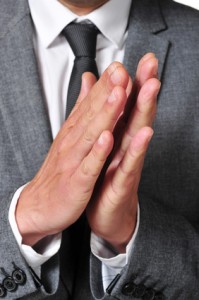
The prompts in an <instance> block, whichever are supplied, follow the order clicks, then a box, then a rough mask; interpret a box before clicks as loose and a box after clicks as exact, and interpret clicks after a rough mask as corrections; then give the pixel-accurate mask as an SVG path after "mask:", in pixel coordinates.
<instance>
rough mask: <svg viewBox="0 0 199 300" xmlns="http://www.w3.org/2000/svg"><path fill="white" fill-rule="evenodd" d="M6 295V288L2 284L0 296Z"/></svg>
mask: <svg viewBox="0 0 199 300" xmlns="http://www.w3.org/2000/svg"><path fill="white" fill-rule="evenodd" d="M5 295H6V290H5V288H4V287H3V285H2V284H0V298H4V297H5Z"/></svg>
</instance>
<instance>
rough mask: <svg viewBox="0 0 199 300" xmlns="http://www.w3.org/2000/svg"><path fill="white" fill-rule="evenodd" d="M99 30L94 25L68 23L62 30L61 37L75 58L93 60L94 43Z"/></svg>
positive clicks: (94, 52)
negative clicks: (64, 39) (64, 38)
mask: <svg viewBox="0 0 199 300" xmlns="http://www.w3.org/2000/svg"><path fill="white" fill-rule="evenodd" d="M98 33H99V30H98V29H97V27H96V26H95V25H94V24H85V23H70V24H69V25H67V26H66V27H65V28H64V29H63V35H64V36H65V37H66V39H67V41H68V43H69V44H70V46H71V48H72V50H73V53H74V55H75V56H76V57H82V56H84V57H90V58H93V59H95V55H96V41H97V34H98Z"/></svg>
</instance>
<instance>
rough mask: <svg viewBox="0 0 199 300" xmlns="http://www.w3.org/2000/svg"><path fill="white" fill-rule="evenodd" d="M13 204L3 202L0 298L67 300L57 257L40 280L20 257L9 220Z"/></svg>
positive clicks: (55, 256)
mask: <svg viewBox="0 0 199 300" xmlns="http://www.w3.org/2000/svg"><path fill="white" fill-rule="evenodd" d="M12 196H13V195H10V201H11V199H12ZM10 201H8V199H1V211H0V214H1V215H0V220H1V227H0V242H1V247H0V268H1V269H0V298H4V299H29V300H33V299H48V297H50V296H53V299H63V298H62V297H64V299H67V300H68V299H69V293H68V292H67V291H66V289H65V288H64V286H63V285H62V284H61V281H60V271H59V267H60V266H59V257H58V254H57V255H54V256H53V257H52V258H51V259H50V260H48V261H47V262H46V263H44V264H43V265H42V267H40V274H41V276H40V278H39V277H37V275H36V274H35V273H34V271H33V269H31V268H30V267H29V265H28V264H27V263H26V261H25V260H24V258H23V256H22V255H21V252H20V249H19V247H18V244H17V242H16V239H15V237H14V235H13V232H12V229H11V227H10V224H9V220H8V211H9V207H10Z"/></svg>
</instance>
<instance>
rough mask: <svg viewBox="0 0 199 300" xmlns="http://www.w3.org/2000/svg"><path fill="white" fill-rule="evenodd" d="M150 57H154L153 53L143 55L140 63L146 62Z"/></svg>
mask: <svg viewBox="0 0 199 300" xmlns="http://www.w3.org/2000/svg"><path fill="white" fill-rule="evenodd" d="M152 57H155V54H154V53H147V54H145V55H144V57H143V58H142V61H143V62H144V61H146V60H148V59H149V58H152Z"/></svg>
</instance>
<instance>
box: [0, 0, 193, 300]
mask: <svg viewBox="0 0 199 300" xmlns="http://www.w3.org/2000/svg"><path fill="white" fill-rule="evenodd" d="M2 2H3V1H2ZM33 2H34V3H35V2H36V1H29V2H28V3H27V2H26V1H24V0H21V1H19V2H15V1H13V0H9V1H7V2H3V3H1V14H2V15H1V18H0V19H1V26H0V28H1V33H0V36H1V56H0V57H1V71H0V72H1V100H0V101H1V102H0V109H1V110H0V111H1V119H0V122H1V123H0V124H1V135H0V142H1V143H0V145H1V146H0V151H1V152H0V153H1V154H0V155H1V156H0V157H1V189H0V191H1V205H2V209H1V245H2V246H1V264H0V266H1V273H2V274H1V282H2V283H1V285H0V296H1V297H2V298H3V297H4V298H6V297H7V299H18V298H23V299H95V298H96V299H102V298H103V299H122V300H123V299H140V298H141V299H198V297H199V289H198V257H199V254H198V246H199V238H198V233H197V229H198V215H199V205H198V195H199V191H198V185H197V178H198V171H199V170H198V166H197V158H198V142H199V140H198V110H197V107H198V103H197V100H198V94H199V93H198V92H199V91H198V89H199V87H198V52H199V51H198V47H197V46H198V42H199V37H198V34H197V32H198V27H199V18H198V13H197V12H196V11H194V10H192V9H189V8H186V7H183V6H181V5H178V4H175V3H173V2H172V1H169V0H164V1H161V2H160V1H156V0H139V1H138V0H134V1H132V3H131V1H127V2H126V3H125V5H124V4H122V6H123V7H122V8H124V11H126V12H127V13H128V15H127V16H128V18H127V16H126V26H124V25H123V26H124V31H123V32H120V34H121V33H122V34H121V37H123V39H122V38H121V44H120V40H119V41H118V44H117V39H116V40H115V39H114V37H112V36H111V39H110V41H106V40H104V41H103V40H101V48H100V47H99V48H100V49H101V52H100V49H99V53H98V55H99V56H100V55H101V57H105V56H104V54H105V53H115V56H111V55H110V57H109V60H111V59H112V57H114V58H119V60H120V61H121V62H123V63H124V65H125V67H126V69H127V71H128V73H127V71H126V70H125V69H124V68H123V66H122V65H121V64H119V63H114V64H112V65H111V66H110V67H109V68H108V69H107V70H106V71H105V72H104V73H103V72H102V71H103V69H104V67H102V70H101V72H100V74H101V73H103V75H102V76H101V77H100V79H99V81H98V82H97V83H95V81H96V80H95V78H94V77H93V76H92V75H91V74H86V75H85V76H84V77H83V82H82V89H81V93H80V96H79V98H78V102H77V105H76V106H75V108H74V111H73V112H72V114H71V116H70V117H69V118H68V120H66V122H65V123H64V125H63V126H62V128H61V130H60V131H59V133H58V135H57V131H58V130H57V127H58V126H57V125H56V126H54V125H53V124H55V120H54V121H53V117H55V116H54V115H56V113H55V110H54V109H52V106H49V103H48V99H49V94H48V90H49V89H50V87H51V84H52V85H53V84H54V80H56V79H55V78H54V77H51V79H52V78H53V80H52V81H48V80H47V79H46V78H47V77H48V75H47V77H46V76H45V72H46V70H47V69H48V68H47V67H46V66H48V67H49V61H50V58H49V57H50V56H51V55H53V53H54V54H55V52H56V50H55V49H56V47H55V46H57V47H58V48H60V49H61V47H62V45H61V40H54V41H53V40H52V39H51V37H50V38H49V39H48V36H47V34H46V31H45V30H46V28H47V29H48V28H49V27H48V26H50V25H51V23H50V22H49V23H48V26H46V28H44V30H43V32H44V34H43V35H42V33H41V32H40V31H38V28H39V27H37V26H38V24H40V23H39V22H40V21H41V20H42V18H40V19H39V20H38V19H37V16H39V12H40V11H42V5H43V4H42V3H44V2H45V1H40V2H38V4H33ZM105 2H106V3H105ZM55 3H56V4H55ZM57 4H58V3H57V1H52V3H51V4H50V3H49V6H51V9H54V8H55V7H54V5H55V6H56V9H58V10H59V9H61V10H60V16H61V14H62V9H63V7H61V6H63V5H64V6H66V8H67V9H69V10H70V11H72V13H73V14H74V15H75V18H76V17H77V15H82V14H83V15H85V14H86V15H87V14H88V16H89V17H90V15H91V19H89V20H91V21H94V20H92V13H93V14H94V16H95V17H96V15H95V13H99V12H103V13H105V12H106V13H107V11H108V13H109V16H110V9H111V11H112V12H113V10H112V8H113V5H115V7H114V8H116V12H117V15H118V14H119V13H120V12H121V11H122V10H121V3H120V1H117V3H116V0H115V2H114V0H112V1H86V3H85V1H62V4H63V5H62V4H60V3H59V5H60V6H59V8H57ZM37 6H38V7H39V10H37ZM40 8H41V10H40ZM46 9H47V8H46ZM46 11H47V10H46ZM121 15H122V13H121ZM124 16H125V14H124V15H123V17H124ZM42 17H43V15H42ZM70 17H71V15H70ZM73 17H74V16H73ZM60 18H61V17H60ZM80 19H81V17H80ZM94 19H96V18H94ZM121 19H122V17H121ZM127 19H128V22H127ZM107 20H108V17H107ZM50 21H51V22H52V23H53V19H50ZM71 21H73V20H71ZM79 21H81V20H79ZM122 21H123V19H122ZM57 22H58V21H57ZM60 23H61V22H60ZM118 23H119V20H118ZM95 25H96V26H97V24H95ZM108 25H109V24H108ZM119 25H121V24H120V23H119ZM99 26H100V25H99ZM53 28H54V27H52V28H50V29H52V31H51V32H53ZM119 28H120V27H119ZM119 28H118V30H119ZM62 29H63V28H62ZM99 29H101V33H100V36H99V39H100V38H101V39H103V38H107V36H106V34H104V35H103V26H102V28H99ZM105 33H106V32H105ZM42 36H43V37H44V39H43V40H42ZM118 36H119V34H118ZM45 37H46V39H45ZM108 37H109V36H108ZM42 42H43V46H44V47H43V48H42ZM53 42H54V43H55V44H53ZM65 42H66V41H65ZM111 42H113V44H111ZM45 43H46V44H45ZM66 43H67V42H66ZM114 43H115V44H116V46H117V47H116V48H117V49H118V50H117V51H116V50H114ZM45 45H46V48H45ZM65 45H66V44H65ZM102 46H103V47H102ZM47 48H48V49H47ZM51 48H52V50H53V51H55V52H53V53H52V51H51V53H50V52H49V51H48V52H47V50H49V49H51ZM5 49H6V52H5ZM46 49H47V50H46ZM106 50H108V52H104V53H103V51H106ZM124 50H125V51H124ZM68 51H69V50H68ZM146 52H153V53H155V54H156V57H157V58H158V60H159V76H160V77H161V80H162V89H161V94H160V96H159V99H158V112H157V117H156V120H155V124H154V129H155V136H154V138H153V140H152V143H151V144H150V147H149V151H148V154H147V157H146V161H145V164H144V168H143V171H142V178H141V182H140V185H139V193H138V195H137V188H138V184H139V179H140V175H141V169H142V165H143V159H144V154H145V152H146V149H147V146H148V143H149V140H150V138H151V136H152V130H151V129H150V126H151V122H152V120H153V116H154V111H155V106H156V105H155V98H156V95H157V92H158V90H159V83H158V80H157V79H156V77H157V60H156V58H155V57H154V55H152V54H148V55H146V56H144V58H143V59H142V60H141V61H140V63H139V65H138V68H137V72H136V66H137V64H138V61H139V60H140V58H141V57H142V56H143V55H144V54H145V53H146ZM35 53H36V57H35ZM120 54H121V56H120ZM55 57H56V59H57V60H56V66H58V65H59V61H58V56H55ZM97 59H98V58H97ZM43 60H45V61H46V64H44V65H43V64H42V61H43ZM51 61H52V60H51ZM108 64H109V61H107V65H108ZM61 65H62V63H61ZM38 67H39V68H38ZM54 67H55V64H54V65H53V68H52V69H53V71H54V72H55V73H56V69H55V68H54ZM67 67H70V64H69V65H67ZM38 69H39V72H38ZM52 69H48V70H49V72H46V74H51V76H53V75H52V74H53V71H52ZM99 71H100V68H99ZM114 74H115V76H114ZM129 75H130V77H129ZM49 76H50V75H49ZM135 77H136V80H135V83H134V85H133V87H132V83H131V79H130V78H135ZM39 82H40V83H39ZM64 82H65V81H64ZM49 83H51V84H49ZM41 85H42V87H41ZM135 89H136V91H135ZM112 92H113V93H112ZM50 93H53V89H50ZM63 94H64V93H63ZM130 94H132V95H130ZM137 94H138V95H137ZM126 95H128V96H129V99H130V100H136V103H135V105H134V106H133V112H132V114H128V120H129V121H128V123H127V125H126V111H127V113H128V111H129V110H127V109H126V110H125V113H124V117H123V118H122V120H121V122H119V124H118V126H119V125H122V126H123V127H124V125H125V126H127V127H125V130H124V129H121V127H120V128H119V132H117V134H115V135H114V137H115V144H116V145H115V146H116V149H117V151H115V149H114V151H115V152H114V155H113V154H112V155H111V160H109V166H108V169H106V172H105V173H104V170H103V182H102V181H101V180H100V181H99V182H98V184H97V187H96V190H95V191H94V193H93V188H94V186H95V182H96V180H97V178H98V176H99V174H100V173H101V170H102V168H103V165H104V162H105V161H106V159H107V157H108V155H109V153H110V152H111V149H112V147H113V135H112V131H113V128H114V126H115V122H116V120H118V117H119V116H120V114H121V112H122V111H123V110H124V106H125V105H126V101H127V97H126ZM135 95H137V97H136V99H135ZM129 99H128V100H129ZM51 100H52V101H53V99H51ZM45 101H46V103H45ZM46 105H47V107H48V113H47V111H46ZM93 105H94V106H93ZM55 106H56V107H57V106H58V104H57V103H56V105H55ZM131 106H132V105H131ZM127 107H128V108H129V106H127ZM57 115H59V114H57ZM60 119H61V118H60ZM49 120H50V122H49ZM101 120H103V122H101ZM49 123H50V124H49ZM102 123H103V124H102ZM56 124H57V123H56ZM50 125H51V128H50ZM118 126H116V127H118ZM148 126H149V127H148ZM123 127H122V128H123ZM116 129H117V128H116ZM126 131H128V133H129V134H126V133H125V132H126ZM120 133H122V134H120ZM52 135H53V137H55V136H56V135H57V136H56V138H55V141H54V142H53V143H52ZM118 141H119V143H118ZM51 143H52V146H51V148H50V145H51ZM117 143H118V144H119V145H117ZM49 148H50V150H49ZM47 153H48V155H47ZM74 153H75V154H74ZM124 153H125V155H124ZM93 154H94V155H93ZM46 155H47V157H46ZM45 157H46V158H45ZM93 157H95V158H93ZM38 170H39V171H38ZM27 182H29V184H28V185H27V186H25V187H23V188H21V189H19V190H18V191H17V192H16V190H17V189H18V188H19V187H20V186H22V185H24V184H26V183H27ZM15 192H16V193H15ZM13 194H14V196H13ZM66 195H67V197H66ZM90 198H91V200H90ZM138 199H139V207H138V205H137V204H138ZM85 208H87V218H88V221H89V225H90V227H91V230H92V232H93V234H95V235H93V236H92V239H91V246H92V251H93V253H94V254H91V255H90V247H89V239H90V233H89V230H88V228H87V225H86V224H84V221H82V220H81V219H79V217H80V215H81V214H82V212H83V211H84V209H85ZM8 212H9V220H8ZM15 218H16V220H14V222H13V219H15ZM73 223H75V224H74V225H72V224H73ZM71 225H72V226H71ZM11 227H12V230H11ZM61 231H62V232H63V234H62V245H61V248H60V250H59V251H58V249H59V243H60V240H61V238H60V236H59V233H60V232H61ZM13 233H14V235H13ZM129 242H130V244H129ZM101 244H102V247H101ZM52 248H53V249H52ZM5 250H6V251H5ZM102 250H103V257H102V255H101V254H102V252H101V251H102ZM125 252H126V253H125ZM89 256H90V263H89ZM118 260H120V262H118ZM121 261H122V262H121ZM109 272H110V273H109ZM36 273H37V274H36ZM104 274H105V275H108V276H111V283H110V285H109V286H107V284H105V283H104V281H105V280H104V278H103V280H102V275H103V276H104ZM113 275H114V276H113ZM112 276H113V277H112ZM112 279H113V280H112ZM89 281H90V283H89ZM91 290H92V292H91Z"/></svg>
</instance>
